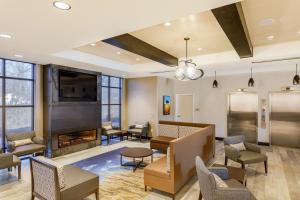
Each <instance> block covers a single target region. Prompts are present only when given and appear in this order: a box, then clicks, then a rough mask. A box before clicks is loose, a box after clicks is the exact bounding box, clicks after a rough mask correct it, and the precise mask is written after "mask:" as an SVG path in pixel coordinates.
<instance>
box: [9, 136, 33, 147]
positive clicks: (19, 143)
mask: <svg viewBox="0 0 300 200" xmlns="http://www.w3.org/2000/svg"><path fill="white" fill-rule="evenodd" d="M13 143H14V144H15V147H19V146H23V145H27V144H32V143H33V142H32V140H31V139H30V138H26V139H22V140H15V141H13Z"/></svg>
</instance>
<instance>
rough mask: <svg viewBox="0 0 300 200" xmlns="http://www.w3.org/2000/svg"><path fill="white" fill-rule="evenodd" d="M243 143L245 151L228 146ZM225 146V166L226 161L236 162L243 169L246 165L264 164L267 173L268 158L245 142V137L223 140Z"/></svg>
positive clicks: (258, 149) (252, 145) (232, 137)
mask: <svg viewBox="0 0 300 200" xmlns="http://www.w3.org/2000/svg"><path fill="white" fill-rule="evenodd" d="M238 143H243V144H244V145H245V147H246V150H245V151H238V150H237V149H236V148H234V147H232V146H230V144H238ZM224 146H225V165H226V166H227V163H228V159H230V160H233V161H235V162H238V163H240V164H241V165H242V168H245V165H246V164H251V163H259V162H264V165H265V173H268V157H267V156H266V155H265V154H263V153H262V151H261V148H260V147H259V146H258V145H256V144H252V143H247V142H245V136H243V135H239V136H231V137H227V138H224Z"/></svg>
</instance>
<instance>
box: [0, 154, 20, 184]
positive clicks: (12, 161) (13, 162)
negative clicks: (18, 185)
mask: <svg viewBox="0 0 300 200" xmlns="http://www.w3.org/2000/svg"><path fill="white" fill-rule="evenodd" d="M12 167H18V179H20V178H21V160H20V159H19V158H18V157H17V156H15V155H13V154H12V153H3V152H2V149H0V169H6V168H7V169H8V171H11V168H12Z"/></svg>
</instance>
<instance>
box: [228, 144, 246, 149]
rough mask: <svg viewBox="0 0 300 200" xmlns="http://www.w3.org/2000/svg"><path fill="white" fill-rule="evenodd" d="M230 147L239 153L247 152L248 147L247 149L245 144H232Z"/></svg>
mask: <svg viewBox="0 0 300 200" xmlns="http://www.w3.org/2000/svg"><path fill="white" fill-rule="evenodd" d="M230 146H231V147H233V148H235V149H236V150H238V151H245V150H246V147H245V145H244V143H243V142H240V143H236V144H230Z"/></svg>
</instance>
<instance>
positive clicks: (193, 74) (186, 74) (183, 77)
mask: <svg viewBox="0 0 300 200" xmlns="http://www.w3.org/2000/svg"><path fill="white" fill-rule="evenodd" d="M189 39H190V38H188V37H186V38H184V40H185V60H181V61H179V66H178V67H177V69H176V72H175V78H176V79H177V80H180V81H190V80H197V79H199V78H201V77H203V76H204V71H203V70H202V69H198V66H197V65H196V63H194V62H193V60H192V59H188V55H187V50H188V48H187V45H188V44H187V43H188V41H189ZM181 63H183V65H180V64H181Z"/></svg>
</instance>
